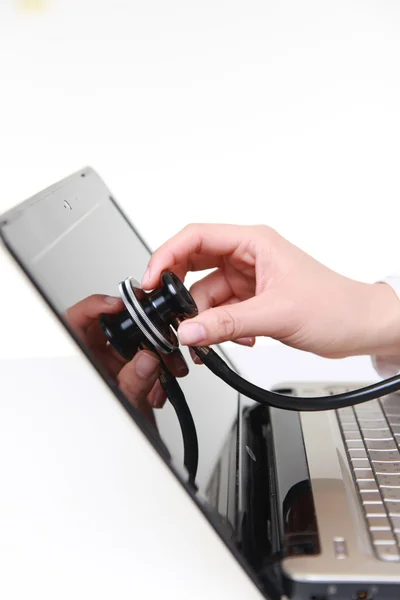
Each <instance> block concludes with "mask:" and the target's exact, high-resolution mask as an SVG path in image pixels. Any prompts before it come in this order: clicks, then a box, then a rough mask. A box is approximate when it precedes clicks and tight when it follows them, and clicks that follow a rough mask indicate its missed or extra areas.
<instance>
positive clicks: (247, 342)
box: [233, 337, 256, 346]
mask: <svg viewBox="0 0 400 600" xmlns="http://www.w3.org/2000/svg"><path fill="white" fill-rule="evenodd" d="M233 341H234V342H236V344H241V345H242V346H254V344H255V343H256V341H255V339H254V338H251V337H248V338H239V339H237V340H233Z"/></svg>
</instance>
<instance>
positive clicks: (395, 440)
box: [336, 394, 400, 561]
mask: <svg viewBox="0 0 400 600" xmlns="http://www.w3.org/2000/svg"><path fill="white" fill-rule="evenodd" d="M336 413H337V417H338V421H339V426H340V429H341V432H342V437H343V440H344V444H345V447H346V450H347V454H348V458H349V463H350V465H351V468H352V471H353V477H354V481H355V482H356V486H357V488H358V492H359V496H360V499H361V503H362V507H363V510H364V515H365V519H366V522H367V526H368V529H369V533H370V536H371V542H372V545H373V548H374V550H375V553H376V556H377V557H378V558H380V559H381V560H385V561H400V451H399V448H400V396H398V395H394V394H393V395H391V396H387V397H385V398H381V399H380V400H371V401H370V402H364V404H359V405H358V406H354V407H349V408H341V409H339V410H337V411H336Z"/></svg>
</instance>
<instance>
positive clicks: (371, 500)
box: [361, 490, 383, 504]
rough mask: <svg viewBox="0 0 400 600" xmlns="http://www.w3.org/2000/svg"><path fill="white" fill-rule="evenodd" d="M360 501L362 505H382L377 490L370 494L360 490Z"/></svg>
mask: <svg viewBox="0 0 400 600" xmlns="http://www.w3.org/2000/svg"><path fill="white" fill-rule="evenodd" d="M361 501H362V503H363V504H383V501H382V498H381V495H380V493H379V492H378V490H377V491H376V492H375V491H374V492H370V491H369V490H361Z"/></svg>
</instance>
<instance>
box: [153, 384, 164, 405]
mask: <svg viewBox="0 0 400 600" xmlns="http://www.w3.org/2000/svg"><path fill="white" fill-rule="evenodd" d="M165 398H166V395H165V392H164V390H163V389H162V388H161V387H158V388H157V389H156V391H155V392H154V398H152V404H153V408H161V407H162V405H163V404H164V401H165Z"/></svg>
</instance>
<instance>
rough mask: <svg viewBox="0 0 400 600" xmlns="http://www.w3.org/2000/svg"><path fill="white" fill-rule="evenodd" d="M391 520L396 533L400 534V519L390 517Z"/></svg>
mask: <svg viewBox="0 0 400 600" xmlns="http://www.w3.org/2000/svg"><path fill="white" fill-rule="evenodd" d="M390 520H391V522H392V527H393V529H394V530H395V532H396V533H400V517H393V516H391V517H390Z"/></svg>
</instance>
